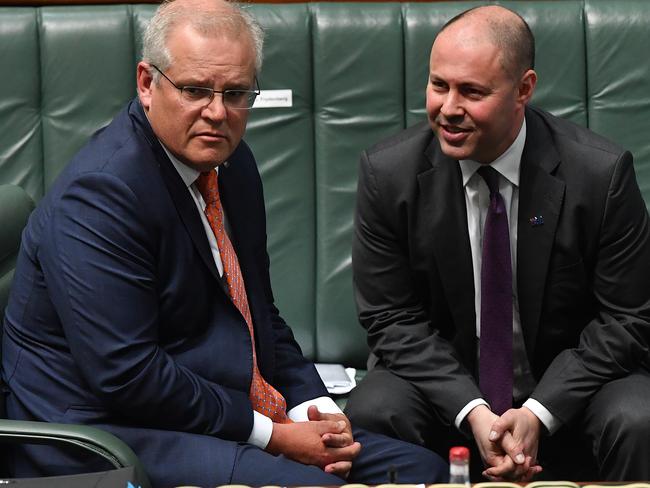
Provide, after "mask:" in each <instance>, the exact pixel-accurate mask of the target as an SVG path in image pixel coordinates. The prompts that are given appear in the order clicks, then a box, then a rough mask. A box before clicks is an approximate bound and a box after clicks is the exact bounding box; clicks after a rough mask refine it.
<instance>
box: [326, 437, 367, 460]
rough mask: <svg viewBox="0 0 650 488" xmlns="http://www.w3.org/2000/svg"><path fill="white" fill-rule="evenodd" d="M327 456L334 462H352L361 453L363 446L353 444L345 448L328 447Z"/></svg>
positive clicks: (356, 443)
mask: <svg viewBox="0 0 650 488" xmlns="http://www.w3.org/2000/svg"><path fill="white" fill-rule="evenodd" d="M326 450H327V454H328V456H329V458H330V459H331V460H332V462H337V461H352V460H353V459H354V458H355V457H357V456H358V455H359V452H361V444H359V443H358V442H353V443H352V444H350V445H349V446H345V447H327V448H326Z"/></svg>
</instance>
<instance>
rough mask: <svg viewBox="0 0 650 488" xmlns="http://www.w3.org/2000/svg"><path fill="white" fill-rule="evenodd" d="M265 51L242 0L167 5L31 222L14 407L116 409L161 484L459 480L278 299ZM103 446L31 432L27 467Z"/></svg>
mask: <svg viewBox="0 0 650 488" xmlns="http://www.w3.org/2000/svg"><path fill="white" fill-rule="evenodd" d="M261 52H262V34H261V31H260V29H259V27H258V26H257V24H256V23H255V22H254V21H253V19H252V18H251V17H250V16H249V15H248V14H247V13H246V12H244V11H241V10H240V9H239V8H238V7H237V6H236V5H233V4H229V3H225V2H222V1H220V0H177V1H176V2H172V3H166V4H163V5H162V6H161V7H160V8H159V9H158V11H157V13H156V14H155V16H154V18H153V19H152V21H151V23H150V25H149V26H148V28H147V31H146V34H145V39H144V52H143V61H142V62H140V63H139V64H138V67H137V86H138V99H136V100H134V101H132V102H131V103H129V104H128V106H127V107H126V108H125V109H124V110H123V111H122V112H120V113H119V114H118V115H117V116H116V118H115V119H114V120H113V122H112V123H111V124H110V125H109V126H108V127H106V128H104V129H103V130H101V131H99V132H98V133H97V134H95V135H94V136H93V138H92V139H91V141H90V142H89V143H88V144H87V145H86V146H85V147H84V148H83V149H82V150H81V151H80V152H79V153H78V154H77V156H76V157H75V158H74V159H73V160H72V162H71V163H70V164H69V165H68V167H67V168H66V169H65V170H64V172H63V173H62V174H61V176H60V177H59V179H58V181H57V182H56V183H55V184H54V185H53V187H52V189H51V190H50V192H49V193H48V194H47V195H46V197H45V198H44V199H43V201H42V202H41V204H40V205H39V206H38V208H37V210H36V211H35V212H34V213H33V215H32V216H31V218H30V221H29V224H28V225H27V228H26V229H25V232H24V234H23V242H22V247H21V250H20V255H19V259H18V263H17V268H16V275H15V276H16V277H15V280H14V284H13V286H12V294H11V297H10V301H9V305H8V308H7V313H6V319H5V323H4V338H3V365H2V366H3V368H2V372H3V377H4V380H5V382H6V383H7V384H8V388H9V393H8V397H7V410H8V413H9V416H10V417H11V418H15V419H27V420H31V419H35V420H43V421H52V422H69V423H81V424H89V425H95V426H98V427H101V428H104V429H106V430H108V431H110V432H112V433H114V434H115V435H117V436H118V437H120V438H122V439H123V440H124V441H126V442H127V443H128V444H129V445H130V446H131V447H132V448H133V449H134V451H135V452H136V454H137V455H138V456H139V457H140V459H141V460H142V461H143V463H144V465H145V468H146V469H147V472H148V474H149V476H150V478H151V480H152V482H153V484H154V485H157V486H159V485H162V486H170V485H177V484H188V483H189V484H198V485H212V486H214V485H218V484H224V483H243V484H249V485H264V484H274V485H299V484H312V485H313V484H316V485H339V484H342V483H343V482H344V480H345V479H346V478H347V479H349V480H350V481H357V482H365V483H371V484H377V483H381V482H384V481H386V471H387V468H388V467H389V466H390V465H394V466H395V467H396V469H397V471H398V475H399V480H400V481H401V482H407V483H408V482H433V481H439V480H441V479H443V478H444V477H445V476H446V469H445V464H444V463H443V462H442V461H441V460H440V458H439V457H438V456H436V455H435V454H433V453H430V452H429V451H427V450H425V449H423V448H420V447H416V446H413V445H410V444H406V443H404V442H401V441H396V440H392V439H389V438H387V437H382V436H379V435H374V434H370V433H368V432H364V431H362V430H359V429H353V428H352V427H351V425H350V422H349V421H348V419H347V418H346V417H345V415H344V414H343V413H342V412H341V411H340V410H339V409H338V408H337V407H336V405H335V404H334V402H333V401H332V400H331V399H330V398H329V397H327V393H326V390H325V389H324V387H323V384H322V382H321V381H320V379H319V377H318V375H317V373H316V371H315V368H314V367H313V364H312V363H310V362H309V361H307V360H306V359H305V358H304V357H303V356H302V353H301V351H300V348H299V346H298V345H297V344H296V342H295V341H294V338H293V335H292V333H291V331H290V329H289V328H288V327H287V325H286V324H285V323H284V321H283V320H282V318H281V317H280V315H279V313H278V310H277V309H276V308H275V306H274V304H273V296H272V293H271V287H270V281H269V263H268V255H267V252H266V229H265V210H264V202H263V198H262V186H261V181H260V177H259V174H258V171H257V168H256V164H255V160H254V158H253V155H252V154H251V151H250V149H249V148H248V146H247V145H246V144H245V143H244V142H243V141H242V140H241V138H242V136H243V134H244V131H245V128H246V121H247V116H248V109H249V108H250V107H251V106H252V103H253V101H254V100H255V95H256V92H255V86H256V85H255V72H256V70H257V68H259V65H260V58H261ZM217 181H218V183H216V182H217ZM263 399H266V400H267V401H268V402H270V403H271V404H272V405H271V407H269V408H270V409H265V408H266V407H268V403H267V404H266V406H265V405H264V404H263V403H262V402H263ZM273 405H275V407H277V408H274V407H273ZM90 462H91V461H90V460H89V459H86V458H84V457H81V455H80V454H79V453H76V452H62V451H54V450H53V449H52V448H49V447H44V446H30V447H25V448H21V449H20V450H19V451H18V450H17V451H16V456H15V459H14V466H15V469H16V471H17V474H19V475H28V474H40V473H44V474H57V473H61V472H64V471H67V472H70V471H81V470H86V471H87V470H89V469H91V468H93V467H95V466H93V465H92V464H90Z"/></svg>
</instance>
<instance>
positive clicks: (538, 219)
mask: <svg viewBox="0 0 650 488" xmlns="http://www.w3.org/2000/svg"><path fill="white" fill-rule="evenodd" d="M528 222H529V223H530V225H532V226H533V227H534V226H536V225H544V217H542V216H541V215H536V216H535V217H531V218H529V219H528Z"/></svg>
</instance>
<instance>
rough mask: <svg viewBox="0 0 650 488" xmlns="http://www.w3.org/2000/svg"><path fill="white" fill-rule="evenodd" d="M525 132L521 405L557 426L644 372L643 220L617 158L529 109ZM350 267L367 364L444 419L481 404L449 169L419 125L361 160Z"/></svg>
mask: <svg viewBox="0 0 650 488" xmlns="http://www.w3.org/2000/svg"><path fill="white" fill-rule="evenodd" d="M526 123H527V137H526V143H525V147H524V151H523V155H522V161H521V177H520V189H519V221H518V236H517V282H518V293H519V309H520V316H521V324H522V329H523V334H524V339H525V345H526V351H527V353H528V357H529V360H530V363H531V368H532V370H533V375H534V376H535V379H536V380H537V381H538V385H537V387H536V388H535V390H534V392H533V394H532V395H531V396H532V397H533V398H535V399H537V400H538V401H540V402H541V403H542V404H543V405H544V406H546V408H548V409H549V411H550V412H551V413H552V414H554V415H555V416H557V417H558V418H559V419H560V420H561V421H562V422H570V421H571V420H572V419H573V418H574V417H575V416H576V415H578V414H579V412H580V411H581V409H582V408H583V407H584V406H585V404H586V402H588V401H589V398H590V397H591V396H592V395H593V394H594V393H595V392H596V391H598V389H599V387H600V386H601V385H603V384H604V383H605V382H607V381H609V380H612V379H614V378H619V377H622V376H624V375H626V374H628V373H629V372H630V371H634V370H636V369H638V368H640V367H641V366H642V365H643V364H646V365H647V363H648V357H649V353H648V343H649V342H650V228H649V222H648V214H647V211H646V207H645V205H644V202H643V200H642V198H641V195H640V192H639V189H638V187H637V184H636V181H635V176H634V170H633V166H632V156H631V155H630V153H629V152H626V151H623V150H622V149H620V148H618V147H616V146H615V145H613V144H612V143H610V142H608V141H606V140H604V139H603V138H601V137H600V136H597V135H596V134H594V133H592V132H590V131H588V130H586V129H583V128H580V127H578V126H576V125H574V124H571V123H569V122H566V121H563V120H561V119H558V118H556V117H553V116H552V115H550V114H548V113H545V112H542V111H540V110H537V109H532V108H528V109H527V111H526ZM535 216H542V217H543V225H535V226H533V225H531V223H530V222H529V219H531V218H532V217H535ZM353 269H354V281H355V293H356V299H357V305H358V309H359V316H360V320H361V323H362V324H363V326H364V327H365V328H366V329H367V330H368V341H369V345H370V347H371V350H372V353H373V355H374V359H375V360H378V361H380V362H381V363H382V364H384V365H385V366H386V367H388V368H389V369H390V370H391V371H393V372H394V373H395V374H397V375H399V376H401V377H403V378H405V379H407V380H409V381H411V382H412V383H413V384H414V385H415V386H416V387H417V388H418V389H419V390H420V391H422V392H423V394H424V395H425V396H426V397H428V398H429V399H430V401H431V402H432V403H433V405H434V406H435V407H436V408H437V410H438V411H439V412H440V414H441V416H442V417H443V420H445V421H446V422H449V423H451V422H453V420H454V418H455V416H456V415H457V414H458V412H459V411H460V410H461V408H462V407H463V406H465V405H466V404H467V402H468V401H470V400H472V399H473V398H478V397H480V396H481V394H480V391H479V389H478V387H477V381H476V364H475V363H476V355H477V353H476V342H477V341H476V332H475V324H476V320H475V315H476V314H475V310H474V282H473V271H472V258H471V251H470V242H469V236H468V231H467V214H466V208H465V197H464V192H463V188H462V177H461V172H460V168H459V165H458V162H457V161H455V160H452V159H450V158H448V157H446V156H445V155H444V154H443V153H442V152H441V150H440V146H439V144H438V142H437V140H436V138H435V137H434V135H433V133H432V131H431V129H430V128H429V126H428V125H426V124H422V125H419V126H416V127H413V128H411V129H408V130H406V131H404V132H402V133H401V134H399V135H397V136H396V137H393V138H391V139H388V140H387V141H384V142H382V143H380V144H378V145H376V146H375V147H373V148H372V149H370V150H368V151H367V152H364V153H363V155H362V157H361V169H360V177H359V188H358V201H357V214H356V232H355V240H354V245H353ZM371 359H372V358H371Z"/></svg>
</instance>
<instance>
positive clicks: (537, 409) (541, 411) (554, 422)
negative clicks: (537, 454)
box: [522, 398, 561, 435]
mask: <svg viewBox="0 0 650 488" xmlns="http://www.w3.org/2000/svg"><path fill="white" fill-rule="evenodd" d="M522 407H526V408H527V409H528V410H530V411H531V412H533V413H534V414H535V416H536V417H537V418H538V419H539V420H540V422H541V423H543V424H544V427H546V430H547V431H548V433H549V435H550V434H553V433H554V432H555V431H556V430H557V429H559V428H560V425H561V423H560V421H559V420H558V419H557V418H555V417H554V416H553V414H552V413H551V412H549V411H548V410H547V409H546V407H545V406H544V405H542V404H541V403H539V402H538V401H537V400H535V399H534V398H529V399H528V400H526V401H525V402H524V404H523V405H522Z"/></svg>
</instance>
